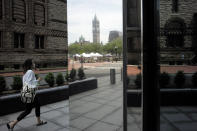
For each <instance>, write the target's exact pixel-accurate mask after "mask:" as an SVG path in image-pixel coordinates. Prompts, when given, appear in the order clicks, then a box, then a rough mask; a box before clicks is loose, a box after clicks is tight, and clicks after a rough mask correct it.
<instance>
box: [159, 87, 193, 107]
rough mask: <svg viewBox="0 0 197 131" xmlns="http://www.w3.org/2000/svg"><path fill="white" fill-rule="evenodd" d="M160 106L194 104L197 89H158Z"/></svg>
mask: <svg viewBox="0 0 197 131" xmlns="http://www.w3.org/2000/svg"><path fill="white" fill-rule="evenodd" d="M160 92H161V93H160V96H161V105H162V106H196V105H197V103H196V102H194V101H196V100H197V89H191V88H185V89H160Z"/></svg>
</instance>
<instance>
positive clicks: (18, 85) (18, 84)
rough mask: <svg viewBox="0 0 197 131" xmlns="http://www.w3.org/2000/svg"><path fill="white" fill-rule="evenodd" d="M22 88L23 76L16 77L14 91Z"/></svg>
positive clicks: (14, 78) (13, 85)
mask: <svg viewBox="0 0 197 131" xmlns="http://www.w3.org/2000/svg"><path fill="white" fill-rule="evenodd" d="M22 86H23V82H22V77H21V76H14V77H13V84H12V89H14V90H20V89H21V88H22Z"/></svg>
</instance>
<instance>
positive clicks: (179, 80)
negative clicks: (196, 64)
mask: <svg viewBox="0 0 197 131" xmlns="http://www.w3.org/2000/svg"><path fill="white" fill-rule="evenodd" d="M174 83H175V85H176V87H177V88H183V86H184V84H185V75H184V73H183V71H178V72H177V74H176V76H175V78H174Z"/></svg>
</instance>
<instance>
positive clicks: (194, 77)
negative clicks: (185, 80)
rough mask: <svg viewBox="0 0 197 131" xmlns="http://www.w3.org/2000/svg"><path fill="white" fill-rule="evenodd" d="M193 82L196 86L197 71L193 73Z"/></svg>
mask: <svg viewBox="0 0 197 131" xmlns="http://www.w3.org/2000/svg"><path fill="white" fill-rule="evenodd" d="M192 83H193V86H194V87H197V72H196V73H194V74H193V75H192Z"/></svg>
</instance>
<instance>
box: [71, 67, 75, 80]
mask: <svg viewBox="0 0 197 131" xmlns="http://www.w3.org/2000/svg"><path fill="white" fill-rule="evenodd" d="M75 78H76V70H75V69H74V68H73V69H72V70H71V71H70V79H71V81H75Z"/></svg>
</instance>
